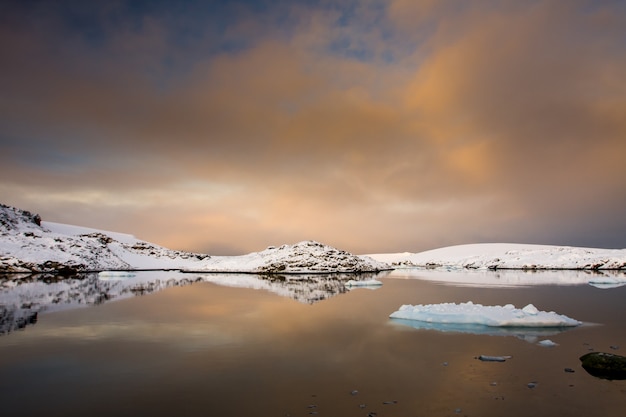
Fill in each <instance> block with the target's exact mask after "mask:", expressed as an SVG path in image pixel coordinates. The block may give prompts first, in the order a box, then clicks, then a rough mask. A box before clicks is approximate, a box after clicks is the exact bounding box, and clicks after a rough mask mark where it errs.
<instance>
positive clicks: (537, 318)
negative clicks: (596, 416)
mask: <svg viewBox="0 0 626 417" xmlns="http://www.w3.org/2000/svg"><path fill="white" fill-rule="evenodd" d="M389 317H391V318H394V319H404V320H417V321H423V322H427V323H442V324H470V325H481V326H488V327H570V326H578V325H580V324H582V323H581V322H579V321H578V320H574V319H571V318H569V317H567V316H563V315H560V314H557V313H555V312H553V311H551V312H545V311H539V310H538V309H537V308H536V307H535V306H534V305H532V304H528V305H527V306H526V307H524V308H522V309H519V308H515V306H513V305H512V304H507V305H505V306H483V305H482V304H474V303H473V302H471V301H468V302H466V303H461V304H455V303H442V304H425V305H422V304H419V305H415V306H413V305H403V306H401V307H400V309H399V310H397V311H395V312H393V313H391V315H390V316H389Z"/></svg>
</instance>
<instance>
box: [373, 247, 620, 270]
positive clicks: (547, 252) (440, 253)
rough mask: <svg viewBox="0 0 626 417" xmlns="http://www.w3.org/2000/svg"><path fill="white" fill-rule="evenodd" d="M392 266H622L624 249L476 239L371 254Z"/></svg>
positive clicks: (492, 267)
mask: <svg viewBox="0 0 626 417" xmlns="http://www.w3.org/2000/svg"><path fill="white" fill-rule="evenodd" d="M368 256H370V257H371V258H373V259H375V260H377V261H380V262H386V263H389V264H391V265H392V266H394V267H396V268H402V267H404V268H406V267H409V268H410V267H422V268H436V269H448V270H453V269H528V270H530V269H532V270H538V269H586V270H607V269H626V249H596V248H579V247H571V246H551V245H528V244H517V243H480V244H470V245H457V246H449V247H445V248H440V249H434V250H429V251H425V252H420V253H409V252H403V253H388V254H371V255H368Z"/></svg>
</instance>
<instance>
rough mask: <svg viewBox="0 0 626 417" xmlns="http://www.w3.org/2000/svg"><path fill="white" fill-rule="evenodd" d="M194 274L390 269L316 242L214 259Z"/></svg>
mask: <svg viewBox="0 0 626 417" xmlns="http://www.w3.org/2000/svg"><path fill="white" fill-rule="evenodd" d="M185 269H187V270H190V271H191V270H193V271H194V272H253V273H282V274H311V273H334V272H338V273H347V272H376V271H383V270H389V269H390V267H389V265H387V264H385V263H382V262H377V261H375V260H373V259H371V258H369V257H367V256H357V255H353V254H351V253H348V252H345V251H342V250H338V249H335V248H333V247H331V246H328V245H324V244H322V243H319V242H315V241H310V240H309V241H303V242H299V243H296V244H293V245H282V246H280V247H270V248H267V249H265V250H263V251H260V252H253V253H250V254H247V255H241V256H214V257H211V259H207V260H206V261H204V262H201V263H199V264H197V265H194V266H193V267H189V268H185Z"/></svg>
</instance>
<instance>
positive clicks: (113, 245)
mask: <svg viewBox="0 0 626 417" xmlns="http://www.w3.org/2000/svg"><path fill="white" fill-rule="evenodd" d="M40 223H41V224H37V220H36V216H34V215H33V214H31V213H30V212H25V211H23V210H19V209H16V208H13V207H8V206H4V205H0V272H54V271H58V270H59V269H62V268H70V269H73V270H77V271H103V270H109V271H116V270H117V271H119V270H127V271H128V270H183V271H194V272H229V273H237V272H239V273H271V274H276V273H281V274H311V273H317V274H328V273H348V272H376V271H383V270H389V269H391V268H390V267H389V265H387V264H384V263H381V262H377V261H375V260H373V259H371V258H369V257H367V256H357V255H353V254H351V253H348V252H345V251H341V250H338V249H335V248H333V247H330V246H327V245H324V244H321V243H318V242H314V241H303V242H299V243H296V244H294V245H283V246H280V247H278V248H276V247H271V248H267V249H266V250H264V251H261V252H254V253H250V254H247V255H242V256H216V257H211V256H209V255H205V254H196V253H190V252H183V251H176V250H171V249H167V248H164V247H161V246H158V245H155V244H152V243H149V242H146V241H143V240H140V239H137V238H135V237H134V236H132V235H129V234H125V233H117V232H110V231H104V230H99V229H92V228H87V227H80V226H72V225H66V224H60V223H53V222H40Z"/></svg>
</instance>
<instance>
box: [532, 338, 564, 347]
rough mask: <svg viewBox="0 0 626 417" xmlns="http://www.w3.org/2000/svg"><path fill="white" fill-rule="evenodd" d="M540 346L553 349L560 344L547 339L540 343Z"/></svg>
mask: <svg viewBox="0 0 626 417" xmlns="http://www.w3.org/2000/svg"><path fill="white" fill-rule="evenodd" d="M537 344H538V345H539V346H545V347H553V346H558V345H559V344H558V343H554V342H553V341H552V340H550V339H545V340H542V341H540V342H539V343H537Z"/></svg>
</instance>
